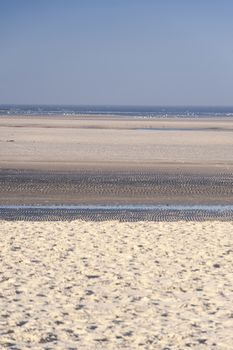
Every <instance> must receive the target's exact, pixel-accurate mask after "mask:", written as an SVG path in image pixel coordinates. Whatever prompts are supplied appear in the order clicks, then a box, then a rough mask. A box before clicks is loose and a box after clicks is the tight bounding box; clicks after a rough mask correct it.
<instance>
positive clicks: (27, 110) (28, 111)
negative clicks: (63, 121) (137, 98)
mask: <svg viewBox="0 0 233 350" xmlns="http://www.w3.org/2000/svg"><path fill="white" fill-rule="evenodd" d="M1 115H2V116H3V115H9V116H17V115H23V116H38V115H40V116H43V115H51V116H55V115H56V116H80V115H82V116H83V115H84V116H85V115H87V116H88V115H97V116H98V115H100V116H103V115H106V116H107V115H108V116H112V117H118V118H119V117H122V118H124V117H129V116H130V117H135V118H171V117H174V118H190V117H192V118H213V117H214V118H218V117H220V118H221V117H224V118H233V106H232V107H229V106H228V107H220V106H217V107H216V106H215V107H214V106H108V105H103V106H100V105H98V106H96V105H93V106H92V105H89V106H88V105H6V104H5V105H4V104H0V116H1Z"/></svg>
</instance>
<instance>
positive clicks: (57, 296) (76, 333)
mask: <svg viewBox="0 0 233 350" xmlns="http://www.w3.org/2000/svg"><path fill="white" fill-rule="evenodd" d="M232 232H233V222H225V223H222V222H202V223H194V222H188V223H187V222H173V223H166V222H157V223H155V222H138V223H127V222H126V223H119V222H117V221H109V222H101V223H96V222H82V221H73V222H6V221H1V222H0V234H1V241H0V251H1V261H0V271H1V274H0V285H1V290H0V309H1V317H0V333H1V337H0V347H1V349H5V348H8V349H9V348H12V349H13V348H19V349H26V348H27V349H45V348H49V349H103V348H104V349H124V348H125V349H138V348H142V349H185V348H191V349H198V350H199V349H217V350H223V349H227V350H229V349H231V347H232V343H233V335H232V327H233V309H232V304H233V280H232V273H233V268H232V266H233V255H232V254H233V252H232V243H233V242H232Z"/></svg>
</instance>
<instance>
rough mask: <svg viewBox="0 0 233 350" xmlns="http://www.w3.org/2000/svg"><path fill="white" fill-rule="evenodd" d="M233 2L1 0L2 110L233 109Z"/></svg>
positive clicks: (0, 75) (0, 95)
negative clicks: (81, 106) (77, 107)
mask: <svg viewBox="0 0 233 350" xmlns="http://www.w3.org/2000/svg"><path fill="white" fill-rule="evenodd" d="M232 16H233V1H232V0H0V104H3V103H6V104H7V103H22V104H24V103H26V104H34V103H37V104H40V103H42V104H43V103H44V104H108V105H112V104H114V105H118V104H120V105H122V104H124V105H233V20H232Z"/></svg>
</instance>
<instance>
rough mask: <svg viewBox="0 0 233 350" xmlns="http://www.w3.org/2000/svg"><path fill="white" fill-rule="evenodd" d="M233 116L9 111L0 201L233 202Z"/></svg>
mask: <svg viewBox="0 0 233 350" xmlns="http://www.w3.org/2000/svg"><path fill="white" fill-rule="evenodd" d="M232 133H233V121H232V119H226V118H225V119H224V118H221V119H218V118H211V119H210V118H209V119H208V118H199V119H195V118H189V119H187V118H186V119H182V118H173V119H156V118H152V119H150V118H145V119H137V118H133V117H132V118H129V117H127V118H113V117H107V116H102V117H101V116H83V117H80V116H79V117H78V116H76V117H72V116H67V117H64V116H57V117H56V116H53V117H50V116H33V117H26V116H21V117H20V116H18V117H16V116H8V117H4V116H1V118H0V165H1V166H0V204H49V203H52V204H61V203H63V204H112V203H114V204H127V203H129V204H130V203H139V204H143V203H146V204H153V203H155V202H156V204H228V203H232V202H233V152H232V149H233V137H232Z"/></svg>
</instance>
